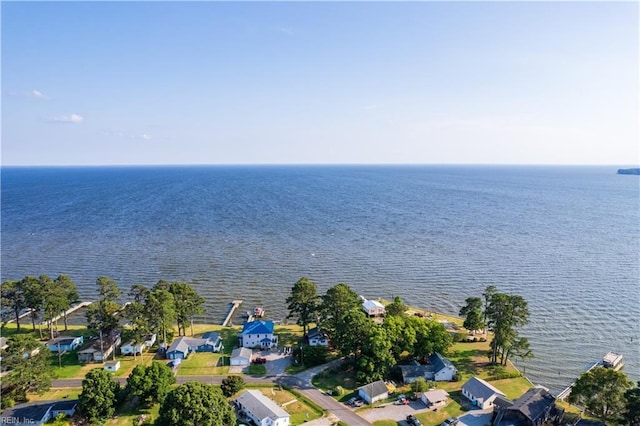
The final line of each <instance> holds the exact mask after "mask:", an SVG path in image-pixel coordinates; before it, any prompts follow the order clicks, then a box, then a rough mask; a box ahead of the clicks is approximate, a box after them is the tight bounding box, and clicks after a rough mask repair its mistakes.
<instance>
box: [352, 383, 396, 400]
mask: <svg viewBox="0 0 640 426" xmlns="http://www.w3.org/2000/svg"><path fill="white" fill-rule="evenodd" d="M358 396H360V398H362V399H364V401H365V402H366V403H367V404H373V403H374V402H377V401H380V400H381V399H386V398H388V397H389V389H388V388H387V384H386V383H385V382H383V381H382V380H378V381H377V382H373V383H369V384H367V385H364V386H360V387H359V388H358Z"/></svg>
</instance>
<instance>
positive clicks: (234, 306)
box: [222, 300, 242, 326]
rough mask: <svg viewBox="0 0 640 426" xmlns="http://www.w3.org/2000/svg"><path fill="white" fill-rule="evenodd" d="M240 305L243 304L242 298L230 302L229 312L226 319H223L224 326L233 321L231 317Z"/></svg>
mask: <svg viewBox="0 0 640 426" xmlns="http://www.w3.org/2000/svg"><path fill="white" fill-rule="evenodd" d="M240 305H242V300H232V301H231V303H230V304H229V312H228V313H227V316H226V317H225V318H224V321H222V325H223V326H227V325H229V323H230V322H231V317H232V316H233V314H234V313H235V312H236V309H238V308H239V307H240Z"/></svg>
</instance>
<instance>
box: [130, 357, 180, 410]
mask: <svg viewBox="0 0 640 426" xmlns="http://www.w3.org/2000/svg"><path fill="white" fill-rule="evenodd" d="M175 382H176V378H175V376H174V375H173V371H171V368H169V367H168V366H167V364H165V363H163V362H158V361H153V362H152V363H151V365H150V366H148V367H145V366H143V365H137V366H136V367H135V368H134V369H133V371H132V372H131V374H130V375H129V377H128V378H127V389H128V390H129V394H131V395H134V396H137V397H138V398H139V400H140V401H142V403H143V404H146V405H150V404H152V403H154V402H160V403H162V402H163V401H164V399H165V397H166V396H167V394H168V393H169V390H170V389H171V385H173V384H174V383H175Z"/></svg>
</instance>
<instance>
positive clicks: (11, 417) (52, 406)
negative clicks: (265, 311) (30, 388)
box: [0, 399, 78, 425]
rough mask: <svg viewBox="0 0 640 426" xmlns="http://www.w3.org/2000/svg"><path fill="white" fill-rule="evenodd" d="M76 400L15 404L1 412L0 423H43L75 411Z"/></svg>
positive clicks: (70, 414) (71, 414) (69, 414)
mask: <svg viewBox="0 0 640 426" xmlns="http://www.w3.org/2000/svg"><path fill="white" fill-rule="evenodd" d="M77 405H78V400H75V399H74V400H69V401H54V402H48V403H43V402H35V403H27V404H21V405H16V406H15V407H11V408H7V409H6V410H4V411H3V412H2V417H0V419H2V420H0V423H11V424H15V425H44V424H45V423H47V422H48V421H49V420H51V419H55V418H56V417H57V416H58V415H59V414H65V415H66V416H68V417H71V416H73V414H74V413H75V412H76V407H77Z"/></svg>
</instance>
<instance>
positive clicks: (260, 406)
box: [234, 390, 290, 426]
mask: <svg viewBox="0 0 640 426" xmlns="http://www.w3.org/2000/svg"><path fill="white" fill-rule="evenodd" d="M234 403H235V405H236V407H237V408H238V412H239V413H240V414H241V416H242V417H246V418H247V419H250V420H251V421H252V422H254V423H255V424H256V425H258V426H288V425H289V419H290V417H289V413H287V412H286V411H284V410H283V409H282V408H281V407H280V406H279V405H278V404H276V403H275V402H273V401H272V400H271V399H269V398H267V397H266V396H265V395H264V394H263V393H262V392H260V391H259V390H246V391H244V392H243V393H242V394H241V395H240V396H239V397H237V398H236V399H235V400H234Z"/></svg>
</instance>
